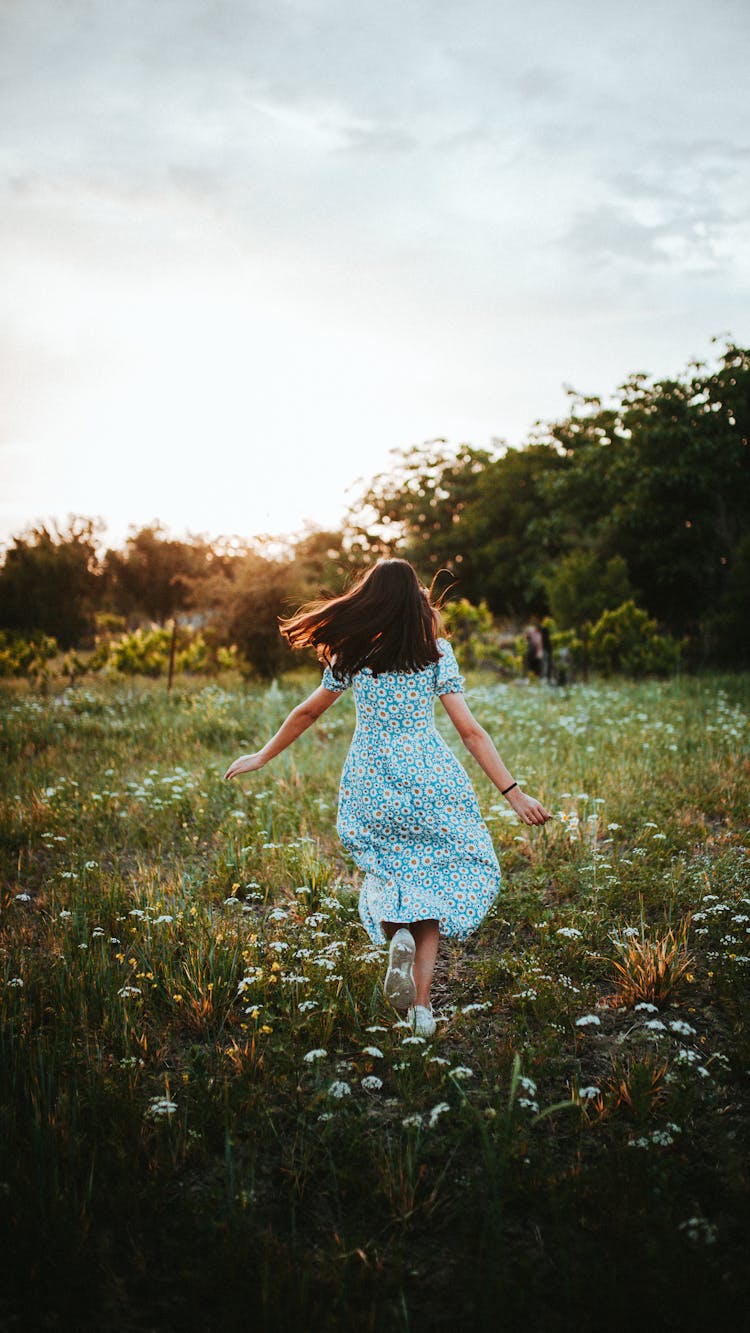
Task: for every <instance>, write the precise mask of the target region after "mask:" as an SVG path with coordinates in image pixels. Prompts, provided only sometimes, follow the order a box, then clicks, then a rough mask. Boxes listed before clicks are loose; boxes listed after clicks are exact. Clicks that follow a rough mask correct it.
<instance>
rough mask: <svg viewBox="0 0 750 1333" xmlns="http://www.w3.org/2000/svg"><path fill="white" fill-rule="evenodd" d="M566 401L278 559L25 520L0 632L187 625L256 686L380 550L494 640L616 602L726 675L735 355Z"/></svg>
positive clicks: (83, 521)
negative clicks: (302, 612)
mask: <svg viewBox="0 0 750 1333" xmlns="http://www.w3.org/2000/svg"><path fill="white" fill-rule="evenodd" d="M568 393H569V397H570V409H569V411H568V414H567V415H566V416H565V417H564V418H563V419H562V420H560V421H556V422H552V423H544V424H542V423H538V424H537V426H536V427H535V429H534V431H532V433H531V435H530V437H529V439H528V440H527V442H526V443H525V445H523V446H522V447H520V448H514V449H511V448H508V447H506V446H504V445H503V444H499V445H498V446H497V448H495V449H493V450H488V449H478V448H475V447H473V446H472V445H469V444H462V445H460V446H458V447H451V446H449V444H448V443H447V442H446V441H445V440H433V441H429V442H427V443H425V444H423V445H420V446H418V447H414V448H410V449H406V450H401V451H397V452H396V453H395V455H394V462H393V466H392V467H391V468H390V469H389V470H388V471H387V472H385V473H383V474H381V475H379V476H377V477H375V478H373V479H372V481H371V482H370V483H369V484H368V485H367V486H366V488H365V489H364V491H363V493H362V495H361V497H360V500H359V502H358V503H357V504H355V505H354V506H353V507H352V509H351V510H350V512H349V513H348V514H347V515H346V516H345V517H344V519H343V521H342V524H341V527H340V529H339V530H337V531H312V532H307V533H305V534H303V535H302V536H300V537H298V538H296V539H294V540H292V541H290V542H289V543H288V544H287V545H286V546H285V547H281V546H280V544H279V543H276V544H275V546H274V545H273V544H271V543H270V542H269V541H268V539H266V540H262V539H251V540H248V541H247V542H244V543H238V542H236V541H233V542H230V541H227V540H225V539H216V540H210V539H208V538H206V537H188V538H186V539H184V540H176V539H174V538H172V537H170V536H169V535H168V533H167V532H166V531H165V530H164V529H163V528H162V527H161V525H160V524H159V523H158V522H157V521H154V522H153V523H152V524H150V525H148V526H146V527H143V528H141V529H139V530H131V533H130V535H129V536H128V539H127V541H126V543H125V545H124V548H123V549H106V550H105V551H104V553H103V554H100V553H99V537H100V534H101V532H102V529H103V525H102V524H101V522H100V521H99V520H95V519H91V518H81V517H75V516H74V517H71V518H70V519H69V520H68V524H67V526H66V527H61V526H59V525H57V524H51V525H47V524H37V525H35V526H33V527H32V528H30V529H28V530H27V531H25V532H24V533H22V534H20V535H18V536H16V537H14V538H13V539H12V540H11V541H10V543H9V544H8V546H7V549H6V551H5V554H4V559H3V563H2V566H1V567H0V629H2V630H4V631H6V633H14V634H17V635H24V636H30V635H33V634H35V633H37V634H42V633H43V634H46V635H49V636H52V637H53V638H54V639H55V640H56V641H57V643H58V645H59V646H60V647H61V648H64V649H67V648H76V647H86V646H91V645H92V644H94V643H95V642H96V641H97V639H98V638H100V637H101V635H102V634H106V633H112V632H115V631H116V630H117V629H119V628H125V627H128V626H130V627H132V626H134V625H136V624H138V623H142V622H143V621H151V622H154V623H156V624H158V625H164V624H166V623H167V622H168V621H169V620H170V619H171V618H172V617H175V616H178V617H187V616H190V617H192V618H193V619H194V620H197V621H199V622H200V623H202V624H203V625H204V626H205V628H206V632H207V633H208V634H210V635H211V636H212V637H213V639H214V640H215V641H216V642H217V643H223V644H234V645H236V646H237V648H238V650H239V652H240V653H241V654H242V657H243V659H244V660H245V661H246V662H247V663H249V664H250V665H251V666H252V668H253V669H254V670H256V671H257V672H258V673H259V674H262V675H266V676H268V675H273V674H277V673H278V672H279V671H282V670H284V668H285V667H286V666H288V665H290V664H291V661H292V659H291V657H290V655H289V653H288V650H287V649H286V647H285V645H284V643H283V641H282V640H281V639H280V636H279V635H278V632H277V617H278V616H279V615H280V614H284V613H287V612H288V611H289V610H291V609H294V608H295V607H296V606H298V605H299V604H300V603H301V602H303V601H305V600H307V599H308V598H310V597H315V596H318V595H319V594H320V593H322V592H324V591H339V590H341V589H342V588H343V587H344V586H345V584H346V581H347V580H348V579H349V578H350V577H351V576H352V575H353V574H354V573H356V572H357V571H358V570H359V569H361V568H363V567H364V566H366V565H367V564H369V563H371V562H372V560H373V559H375V558H377V557H378V556H381V555H393V554H397V555H403V556H405V557H406V558H407V559H410V560H412V561H413V562H414V564H415V565H416V567H417V568H418V569H419V571H420V573H421V574H422V577H423V578H424V579H425V580H426V581H427V582H429V581H430V579H431V578H432V577H433V575H437V576H438V583H439V584H440V583H441V582H442V586H443V587H446V586H448V585H450V586H451V592H450V595H451V596H453V597H457V598H461V599H465V601H467V602H468V603H470V604H472V605H481V604H484V605H485V606H486V607H487V608H488V610H489V612H490V613H491V615H492V616H493V617H494V618H495V619H496V621H498V622H501V623H502V624H505V625H507V626H508V627H515V628H518V627H519V626H520V625H522V624H523V623H525V622H527V621H528V620H530V619H536V620H541V619H543V618H545V617H550V618H551V620H552V621H553V622H554V625H555V626H556V627H557V629H558V630H570V631H581V629H582V628H583V627H586V626H590V625H592V624H593V623H594V622H596V621H597V620H598V619H599V618H600V617H601V616H602V614H603V613H604V612H607V611H614V610H615V609H616V608H618V607H620V606H622V605H623V604H626V603H630V602H632V603H634V604H635V605H636V606H637V607H638V608H641V609H642V610H643V611H644V612H647V613H648V615H649V616H651V617H653V618H654V620H655V621H656V622H657V623H658V625H659V626H660V627H661V628H662V629H663V630H664V632H665V633H667V634H670V635H673V636H675V637H676V638H679V639H680V640H681V642H682V643H683V644H684V647H685V653H686V657H687V661H688V664H692V665H723V666H733V665H736V666H739V665H743V664H746V662H747V640H748V634H747V628H746V626H747V624H748V613H749V612H750V605H749V603H750V530H749V529H748V524H747V515H748V513H749V512H750V443H749V442H750V349H746V348H740V347H737V346H735V345H734V344H733V343H732V342H727V343H725V345H724V346H723V348H722V350H721V352H720V353H718V355H717V357H716V360H715V362H714V364H713V365H711V366H708V365H706V364H704V363H700V362H691V363H690V365H689V366H688V367H687V368H686V370H685V372H684V373H683V374H682V375H681V376H678V377H677V378H674V379H660V380H653V379H652V378H651V377H649V376H647V375H645V374H640V373H639V374H635V375H632V376H631V377H630V378H629V379H628V380H627V381H626V382H625V383H624V384H623V385H621V386H620V387H619V388H618V390H617V391H616V393H615V394H614V395H612V396H611V398H610V399H609V400H608V401H606V402H605V401H604V400H602V399H601V398H599V397H595V396H585V395H582V394H579V393H576V392H574V391H573V390H572V389H571V390H569V391H568Z"/></svg>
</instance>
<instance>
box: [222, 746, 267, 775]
mask: <svg viewBox="0 0 750 1333" xmlns="http://www.w3.org/2000/svg"><path fill="white" fill-rule="evenodd" d="M265 762H266V761H265V759H263V758H262V757H261V753H260V751H258V753H257V754H241V755H240V757H239V759H235V761H234V763H233V764H230V765H229V768H228V769H227V771H226V773H225V774H224V777H225V778H236V777H239V775H240V773H256V772H257V770H258V769H259V768H262V767H263V765H264V764H265Z"/></svg>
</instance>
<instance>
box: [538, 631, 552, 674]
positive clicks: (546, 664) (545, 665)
mask: <svg viewBox="0 0 750 1333" xmlns="http://www.w3.org/2000/svg"><path fill="white" fill-rule="evenodd" d="M539 632H540V634H541V636H542V679H543V680H546V681H547V683H548V684H551V682H552V639H551V637H550V632H549V627H548V626H547V625H542V628H541V630H540V631H539Z"/></svg>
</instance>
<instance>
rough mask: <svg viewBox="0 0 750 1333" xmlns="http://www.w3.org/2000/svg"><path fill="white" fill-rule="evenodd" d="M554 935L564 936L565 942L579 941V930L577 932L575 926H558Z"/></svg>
mask: <svg viewBox="0 0 750 1333" xmlns="http://www.w3.org/2000/svg"><path fill="white" fill-rule="evenodd" d="M555 934H556V935H564V936H565V939H566V940H579V939H580V938H581V932H580V930H577V929H576V927H575V926H560V929H559V930H556V931H555Z"/></svg>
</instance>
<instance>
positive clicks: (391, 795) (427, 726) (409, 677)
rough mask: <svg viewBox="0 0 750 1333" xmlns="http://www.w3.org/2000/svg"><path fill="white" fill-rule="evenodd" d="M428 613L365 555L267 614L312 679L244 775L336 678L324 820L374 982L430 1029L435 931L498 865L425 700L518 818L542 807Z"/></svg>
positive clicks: (328, 698)
mask: <svg viewBox="0 0 750 1333" xmlns="http://www.w3.org/2000/svg"><path fill="white" fill-rule="evenodd" d="M440 628H441V624H440V615H439V612H438V610H437V608H436V607H435V606H433V605H432V603H431V601H430V596H429V593H428V592H427V590H426V589H425V588H423V587H422V585H421V583H420V581H419V579H418V577H417V574H416V572H415V570H414V569H413V567H412V566H411V565H410V564H409V563H408V561H406V560H398V559H391V560H379V561H378V562H377V564H376V565H374V566H373V567H372V568H371V569H369V570H368V571H367V572H366V573H365V574H363V575H362V576H361V577H360V578H359V579H358V580H357V581H356V583H355V584H354V586H353V587H352V588H351V589H350V590H349V591H348V592H346V593H344V594H343V595H342V596H340V597H332V598H330V599H328V600H325V601H319V602H314V603H312V604H310V605H308V606H307V607H303V608H302V610H301V611H299V612H298V613H297V614H296V615H294V616H292V617H291V618H289V619H287V620H283V621H281V622H280V629H281V633H282V634H283V635H284V636H285V638H286V639H287V640H288V642H289V644H290V646H291V647H292V648H298V649H301V648H314V649H315V650H316V652H317V653H318V656H319V658H320V659H321V660H322V661H323V663H324V664H325V670H324V674H323V679H322V682H321V684H320V686H319V687H318V689H317V690H315V691H314V692H313V694H311V695H310V697H309V698H308V699H306V700H305V701H304V702H303V703H301V704H298V706H297V707H296V708H294V709H293V710H292V712H291V713H290V714H289V716H288V717H287V719H286V721H285V722H284V723H283V724H282V726H281V727H280V728H279V730H278V731H277V733H276V735H275V736H273V737H272V738H271V740H269V741H268V742H267V744H266V745H264V747H263V749H262V750H259V751H258V752H257V753H256V754H251V755H243V756H241V757H240V758H239V759H236V760H235V761H234V763H233V764H231V765H230V767H229V768H228V769H227V771H226V773H225V775H224V776H225V777H226V778H234V777H237V776H238V774H240V773H250V772H254V771H255V770H257V769H259V768H262V767H263V765H264V764H266V763H268V761H269V760H270V759H272V758H274V756H275V755H277V754H280V753H281V751H282V750H284V749H286V748H287V746H289V745H291V744H292V742H293V741H295V740H296V739H297V737H298V736H300V735H301V734H302V732H303V731H306V730H307V728H308V727H309V726H311V724H312V723H313V722H315V720H316V719H317V718H318V717H320V715H321V714H322V713H324V712H325V710H326V709H327V708H330V706H331V704H332V703H334V702H335V701H336V699H337V698H338V697H339V696H340V695H341V694H342V693H343V692H344V691H345V690H347V689H349V688H350V687H351V688H352V690H353V692H354V701H355V705H356V710H357V725H356V728H355V731H354V735H353V737H352V742H351V746H350V749H349V753H348V755H347V757H346V762H345V764H344V769H343V772H342V775H341V784H340V789H339V811H338V821H337V826H336V827H337V831H338V834H339V837H340V838H341V841H342V843H343V845H344V847H345V848H346V850H347V851H348V852H350V853H351V855H352V856H353V858H354V860H355V861H356V863H357V865H358V866H359V868H360V870H362V871H363V873H364V880H363V883H362V888H361V891H360V898H359V913H360V918H361V920H362V923H363V925H364V926H365V929H366V930H367V932H368V934H369V936H370V938H371V939H372V940H373V942H375V943H383V942H384V941H385V940H386V939H390V947H389V953H388V970H387V972H386V977H385V993H386V995H387V997H388V998H389V999H390V1000H391V1001H392V1003H393V1004H394V1006H395V1007H396V1008H399V1009H407V1011H408V1019H409V1022H410V1024H411V1026H412V1027H413V1028H414V1030H415V1031H416V1032H417V1033H418V1034H420V1035H424V1036H431V1035H432V1034H433V1033H434V1031H435V1019H434V1017H433V1014H432V1006H431V1003H430V989H431V986H432V978H433V973H434V969H435V960H436V957H437V950H438V940H439V935H440V931H441V930H442V931H443V933H444V934H445V935H447V936H452V937H455V938H458V939H466V938H467V937H468V936H469V935H471V934H472V933H473V932H474V931H475V930H476V929H477V927H478V925H479V924H480V922H481V921H482V919H483V918H484V916H485V915H486V913H487V911H488V909H489V908H490V906H491V905H492V902H493V901H494V899H495V897H496V895H497V893H498V890H499V888H500V883H501V876H500V867H499V865H498V862H497V857H496V855H495V852H494V849H493V846H492V840H491V838H490V834H489V830H488V829H487V826H486V824H485V823H484V822H483V820H482V817H481V814H480V811H479V806H478V804H477V799H476V796H475V794H474V790H473V787H472V785H471V782H470V781H469V778H468V776H467V774H466V772H465V771H464V769H463V767H462V766H461V764H460V763H459V762H458V760H457V759H456V758H455V756H454V755H453V754H452V752H451V750H450V749H449V748H448V746H447V745H446V743H445V741H444V740H443V739H442V737H441V736H440V734H439V732H438V731H437V729H436V727H435V719H434V700H435V698H436V697H437V698H439V699H440V701H441V703H442V704H443V707H444V708H445V710H446V712H447V714H448V716H449V717H450V719H451V721H452V723H453V725H454V726H455V728H456V730H457V731H458V734H459V736H460V737H461V739H462V741H463V742H464V744H465V745H466V747H467V749H468V750H469V751H470V753H471V754H472V755H473V756H474V758H475V759H476V760H477V762H478V763H479V764H480V766H481V767H482V768H483V769H484V771H485V773H486V774H487V776H488V777H489V778H490V780H491V781H492V782H493V783H494V784H495V786H496V787H497V788H498V789H499V790H500V791H501V792H502V794H503V795H504V796H506V797H507V799H508V801H509V802H510V804H511V805H512V807H513V809H514V810H515V811H516V813H517V814H518V815H519V817H520V818H521V819H522V820H523V822H524V823H525V824H544V823H545V822H546V821H547V820H548V819H550V818H551V815H550V812H549V811H548V810H546V809H545V808H544V806H543V805H542V804H541V802H540V801H537V800H536V799H535V798H534V797H533V796H527V795H526V794H525V793H524V792H522V791H521V789H520V787H519V786H518V783H517V782H514V780H513V777H512V775H511V774H510V773H509V771H508V769H507V768H506V767H505V765H504V763H503V761H502V759H501V758H500V756H499V754H498V753H497V750H496V749H495V746H494V745H493V743H492V741H491V739H490V737H489V735H488V734H487V732H486V731H485V730H484V728H483V727H481V726H480V725H479V723H478V722H476V721H475V719H474V718H473V717H472V714H471V712H470V711H469V708H468V707H467V705H466V702H465V700H464V698H463V678H462V676H461V675H460V673H459V670H458V665H457V663H456V659H455V656H454V654H453V649H452V648H451V646H450V644H449V643H448V641H447V640H446V639H445V638H443V637H441V636H440V635H439V630H440Z"/></svg>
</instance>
